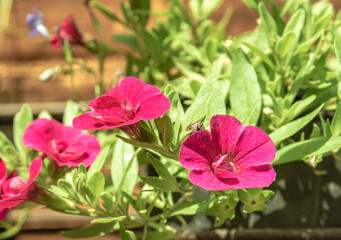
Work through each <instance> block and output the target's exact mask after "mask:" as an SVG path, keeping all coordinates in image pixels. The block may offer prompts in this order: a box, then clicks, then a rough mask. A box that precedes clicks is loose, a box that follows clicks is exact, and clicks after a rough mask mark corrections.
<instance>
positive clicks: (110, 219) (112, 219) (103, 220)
mask: <svg viewBox="0 0 341 240" xmlns="http://www.w3.org/2000/svg"><path fill="white" fill-rule="evenodd" d="M126 218H127V216H119V217H105V218H96V219H94V220H92V221H91V223H110V222H121V221H123V220H124V219H126Z"/></svg>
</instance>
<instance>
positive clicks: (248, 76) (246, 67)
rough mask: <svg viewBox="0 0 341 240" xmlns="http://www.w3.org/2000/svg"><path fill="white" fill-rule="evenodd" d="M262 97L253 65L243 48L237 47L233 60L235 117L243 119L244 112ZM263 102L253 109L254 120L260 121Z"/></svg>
mask: <svg viewBox="0 0 341 240" xmlns="http://www.w3.org/2000/svg"><path fill="white" fill-rule="evenodd" d="M258 99H261V90H260V87H259V84H258V81H257V75H256V73H255V70H254V68H253V66H252V65H251V64H250V63H249V61H248V60H247V58H246V56H245V54H244V53H243V51H242V50H241V49H237V50H236V52H235V54H234V58H233V61H232V70H231V85H230V103H231V109H232V112H233V113H234V115H235V117H236V118H238V119H241V118H242V117H243V114H244V113H245V112H246V111H247V110H248V109H249V107H250V106H252V105H254V104H255V102H256V101H257V100H258ZM260 111H261V102H259V104H258V106H257V107H256V109H255V110H254V111H253V114H252V116H251V117H250V118H251V119H252V122H253V123H255V122H258V119H259V116H260Z"/></svg>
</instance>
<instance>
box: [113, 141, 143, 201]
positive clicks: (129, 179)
mask: <svg viewBox="0 0 341 240" xmlns="http://www.w3.org/2000/svg"><path fill="white" fill-rule="evenodd" d="M134 153H135V149H134V147H133V146H131V145H128V144H126V143H124V142H122V141H118V142H116V144H115V147H114V152H113V156H112V161H111V178H112V181H113V184H114V187H115V190H116V191H117V190H118V189H122V190H123V191H124V192H126V193H127V194H128V195H129V194H132V193H133V190H134V187H135V184H136V181H137V177H138V162H137V158H136V156H135V154H134Z"/></svg>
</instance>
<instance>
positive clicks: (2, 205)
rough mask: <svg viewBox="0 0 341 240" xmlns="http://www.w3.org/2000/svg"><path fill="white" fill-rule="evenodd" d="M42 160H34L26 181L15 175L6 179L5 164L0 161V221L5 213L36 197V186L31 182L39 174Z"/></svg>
mask: <svg viewBox="0 0 341 240" xmlns="http://www.w3.org/2000/svg"><path fill="white" fill-rule="evenodd" d="M41 166H42V160H41V159H40V158H36V159H34V160H33V161H32V162H31V164H30V167H29V178H28V180H27V181H26V180H25V179H23V178H22V177H19V176H17V174H16V173H13V174H11V175H10V176H9V177H7V169H6V165H5V163H4V162H3V161H2V160H1V159H0V221H2V220H4V219H5V217H6V215H7V212H8V211H9V210H10V209H11V208H12V207H14V206H17V205H19V204H21V203H23V202H26V201H29V200H35V198H36V196H37V195H38V192H39V191H37V189H39V188H38V187H37V186H35V185H34V183H33V181H34V180H35V179H36V178H37V176H38V175H39V173H40V170H41Z"/></svg>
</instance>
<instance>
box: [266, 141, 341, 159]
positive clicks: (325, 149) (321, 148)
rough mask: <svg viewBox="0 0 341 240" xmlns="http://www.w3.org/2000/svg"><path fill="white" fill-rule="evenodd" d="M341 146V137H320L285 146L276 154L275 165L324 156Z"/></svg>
mask: <svg viewBox="0 0 341 240" xmlns="http://www.w3.org/2000/svg"><path fill="white" fill-rule="evenodd" d="M340 146H341V137H318V138H314V139H309V140H305V141H302V142H297V143H293V144H290V145H288V146H285V147H284V148H282V149H280V150H279V151H277V153H276V158H275V160H274V161H273V162H272V163H271V164H273V165H276V164H283V163H289V162H293V161H297V160H301V159H303V158H306V157H310V156H317V155H324V154H326V153H329V152H330V151H332V150H334V149H335V148H338V147H340Z"/></svg>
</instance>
